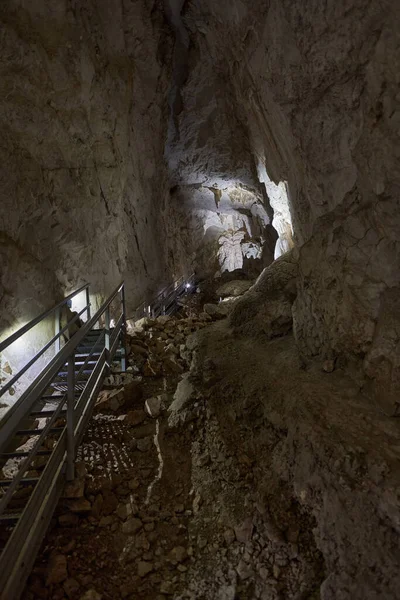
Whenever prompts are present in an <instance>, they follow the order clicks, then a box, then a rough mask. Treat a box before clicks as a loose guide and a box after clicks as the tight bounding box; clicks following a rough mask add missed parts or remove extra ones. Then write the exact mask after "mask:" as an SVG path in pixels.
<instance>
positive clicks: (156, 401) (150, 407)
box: [145, 396, 161, 419]
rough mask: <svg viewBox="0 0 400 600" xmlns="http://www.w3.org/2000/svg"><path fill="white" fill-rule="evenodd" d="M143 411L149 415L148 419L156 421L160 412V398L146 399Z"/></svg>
mask: <svg viewBox="0 0 400 600" xmlns="http://www.w3.org/2000/svg"><path fill="white" fill-rule="evenodd" d="M145 409H146V412H147V413H148V414H149V415H150V417H153V419H156V418H157V417H158V416H159V415H160V412H161V396H157V397H154V398H148V399H147V400H146V402H145Z"/></svg>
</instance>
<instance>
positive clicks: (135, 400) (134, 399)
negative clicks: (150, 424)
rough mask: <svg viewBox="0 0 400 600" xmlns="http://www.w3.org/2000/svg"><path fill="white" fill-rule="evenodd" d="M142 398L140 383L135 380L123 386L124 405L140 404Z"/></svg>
mask: <svg viewBox="0 0 400 600" xmlns="http://www.w3.org/2000/svg"><path fill="white" fill-rule="evenodd" d="M142 398H143V388H142V385H141V384H140V383H139V382H137V381H132V383H129V384H128V385H126V386H125V387H124V406H125V407H126V408H133V407H134V406H136V405H138V404H140V403H141V402H140V401H141V400H142Z"/></svg>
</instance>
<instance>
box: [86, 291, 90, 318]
mask: <svg viewBox="0 0 400 600" xmlns="http://www.w3.org/2000/svg"><path fill="white" fill-rule="evenodd" d="M86 306H87V312H86V314H87V320H88V321H90V294H89V288H88V287H87V288H86Z"/></svg>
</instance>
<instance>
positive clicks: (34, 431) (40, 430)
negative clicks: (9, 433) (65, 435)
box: [15, 427, 64, 436]
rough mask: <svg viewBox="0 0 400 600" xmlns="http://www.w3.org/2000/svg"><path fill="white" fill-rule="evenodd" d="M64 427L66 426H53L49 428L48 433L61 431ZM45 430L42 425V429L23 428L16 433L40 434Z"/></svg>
mask: <svg viewBox="0 0 400 600" xmlns="http://www.w3.org/2000/svg"><path fill="white" fill-rule="evenodd" d="M63 429H64V427H53V428H52V429H49V431H48V432H47V433H61V432H62V431H63ZM43 431H44V427H42V428H41V429H21V430H20V431H17V433H16V434H15V435H18V436H24V435H40V434H41V433H43Z"/></svg>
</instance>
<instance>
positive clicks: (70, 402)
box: [67, 353, 75, 481]
mask: <svg viewBox="0 0 400 600" xmlns="http://www.w3.org/2000/svg"><path fill="white" fill-rule="evenodd" d="M67 382H68V395H67V481H72V480H73V479H74V477H75V431H74V429H75V423H74V421H75V419H74V410H75V353H73V354H71V356H70V357H69V359H68V379H67Z"/></svg>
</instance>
